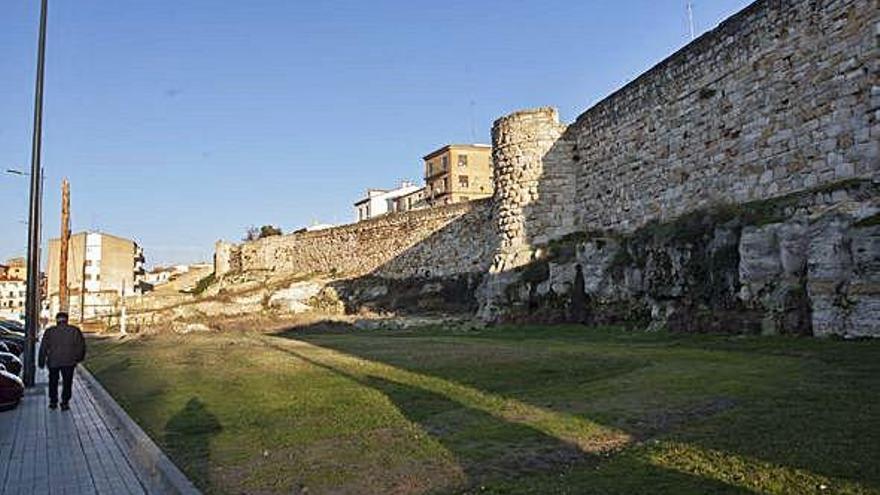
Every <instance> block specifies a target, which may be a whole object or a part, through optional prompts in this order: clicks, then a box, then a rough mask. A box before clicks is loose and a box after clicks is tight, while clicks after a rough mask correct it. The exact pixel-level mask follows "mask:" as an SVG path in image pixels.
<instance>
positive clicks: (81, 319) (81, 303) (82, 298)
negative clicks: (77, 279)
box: [79, 234, 89, 324]
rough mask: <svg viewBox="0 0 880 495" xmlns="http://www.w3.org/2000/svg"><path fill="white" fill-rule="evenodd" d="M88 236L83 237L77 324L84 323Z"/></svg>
mask: <svg viewBox="0 0 880 495" xmlns="http://www.w3.org/2000/svg"><path fill="white" fill-rule="evenodd" d="M88 245H89V242H88V234H86V235H85V236H83V263H82V288H81V290H80V292H79V322H80V324H82V323H83V322H85V321H86V249H88Z"/></svg>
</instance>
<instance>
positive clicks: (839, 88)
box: [493, 0, 880, 264]
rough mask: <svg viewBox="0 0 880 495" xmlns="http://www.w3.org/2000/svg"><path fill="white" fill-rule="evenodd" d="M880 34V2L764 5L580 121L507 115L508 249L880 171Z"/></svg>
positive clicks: (501, 183) (500, 178)
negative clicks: (568, 121)
mask: <svg viewBox="0 0 880 495" xmlns="http://www.w3.org/2000/svg"><path fill="white" fill-rule="evenodd" d="M878 40H880V9H878V6H877V2H876V0H836V1H829V0H821V1H820V0H816V1H800V0H797V1H796V0H767V1H758V2H755V3H754V4H752V5H751V6H749V7H748V8H746V9H745V10H743V11H742V12H740V13H738V14H736V15H735V16H733V17H731V18H730V19H728V20H726V21H725V22H723V23H722V24H721V25H720V26H719V27H718V28H716V29H715V30H713V31H711V32H709V33H707V34H706V35H704V36H702V37H701V38H699V39H697V40H696V41H694V42H693V43H691V44H689V45H688V46H687V47H685V48H683V49H682V50H681V51H679V52H678V53H676V54H674V55H672V56H671V57H669V58H668V59H666V60H664V61H663V62H661V63H660V64H658V65H657V66H655V67H654V68H652V69H651V70H649V71H648V72H646V73H645V74H643V75H642V76H640V77H639V78H637V79H636V80H634V81H633V82H632V83H630V84H628V85H627V86H625V87H624V88H622V89H620V90H619V91H617V92H616V93H614V94H613V95H611V96H609V97H608V98H606V99H605V100H603V101H602V102H600V103H598V104H597V105H595V106H594V107H592V108H591V109H589V110H588V111H586V112H585V113H583V114H582V115H581V116H580V117H578V119H577V120H576V122H574V123H573V124H572V125H570V126H568V128H565V127H564V126H561V125H560V124H559V122H558V117H557V115H556V112H555V111H553V110H552V109H538V110H534V111H525V112H517V113H515V114H512V115H510V116H508V117H504V118H502V119H499V120H498V121H497V122H496V123H495V126H494V128H493V145H494V161H495V166H496V182H497V188H498V191H499V194H498V198H499V205H498V211H499V215H498V218H499V222H500V229H501V235H502V246H504V247H505V248H507V250H508V251H509V255H510V256H513V257H516V256H517V255H516V253H517V252H521V251H522V249H523V245H524V244H542V243H544V242H546V240H547V239H548V238H551V239H552V238H554V237H559V236H561V235H564V234H566V233H569V232H571V231H575V230H599V229H614V230H623V231H632V230H634V229H636V228H638V227H640V226H642V225H644V224H645V223H647V222H648V221H650V220H655V219H658V220H667V219H671V218H674V217H676V216H679V215H681V214H682V213H685V212H688V211H692V210H695V209H699V208H704V207H706V206H709V205H712V204H718V203H741V202H746V201H752V200H758V199H766V198H770V197H775V196H780V195H784V194H787V193H791V192H795V191H799V190H804V189H809V188H813V187H816V186H818V185H821V184H825V183H830V182H834V181H839V180H841V179H846V178H851V177H870V176H876V175H877V173H878V169H880V65H878V43H880V41H878ZM519 256H520V257H522V253H520V255H519ZM514 264H519V262H516V261H514Z"/></svg>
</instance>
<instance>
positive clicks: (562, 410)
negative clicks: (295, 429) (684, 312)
mask: <svg viewBox="0 0 880 495" xmlns="http://www.w3.org/2000/svg"><path fill="white" fill-rule="evenodd" d="M320 327H321V326H320V325H312V326H310V327H307V328H305V329H299V330H290V331H285V332H281V333H279V334H276V336H277V337H282V338H286V339H291V340H293V341H301V342H305V343H307V344H309V345H314V346H318V347H319V348H323V349H328V350H332V351H336V352H340V353H344V354H346V355H349V356H354V357H356V358H359V359H364V360H369V361H371V362H375V363H379V364H382V365H387V366H393V367H395V368H399V369H403V370H407V371H409V372H412V373H419V374H425V376H430V377H434V378H437V379H440V380H449V381H452V382H455V383H463V384H467V386H469V387H474V388H475V389H477V390H480V391H492V392H496V393H500V394H502V395H504V396H506V397H512V398H516V399H517V400H520V401H525V402H529V401H531V402H532V403H533V404H535V405H538V404H540V407H542V408H545V409H546V410H549V411H553V412H555V413H558V414H563V415H566V414H572V411H571V410H570V408H569V407H568V406H567V405H566V404H565V403H564V401H563V402H560V403H554V402H553V401H552V400H549V401H546V402H534V401H535V400H536V395H535V394H534V393H533V391H526V392H524V391H523V390H522V389H517V387H518V386H525V385H526V384H528V385H530V384H531V382H533V381H534V380H535V379H539V378H540V376H537V377H535V376H531V377H530V376H527V375H528V374H530V373H534V372H536V371H537V372H540V371H541V370H540V367H538V368H533V367H532V364H531V363H521V362H520V363H516V362H514V363H513V364H512V365H511V367H509V368H504V367H502V369H494V368H495V366H494V363H491V362H490V363H481V362H479V361H475V362H472V363H461V362H456V363H446V365H445V366H444V365H443V363H442V361H443V359H439V360H438V359H435V357H434V356H431V353H432V352H436V351H437V349H436V346H434V344H437V341H436V340H432V339H429V338H426V339H425V341H426V343H427V342H430V343H431V345H432V348H431V350H429V349H424V352H422V351H420V350H419V349H418V347H417V345H418V344H417V343H413V344H412V345H410V344H409V343H405V344H404V343H400V341H399V340H397V342H399V343H395V340H396V339H398V338H400V337H403V336H404V335H405V336H407V337H418V336H421V335H424V333H421V332H419V333H408V334H406V333H403V335H402V334H401V332H397V333H386V332H370V333H364V332H359V331H356V330H353V329H352V328H348V329H346V328H344V327H343V326H339V325H337V326H335V327H334V328H333V329H332V331H331V332H329V333H328V332H326V331H321V329H320ZM585 330H586V329H583V330H582V331H585ZM585 333H587V335H585V336H584V337H583V338H582V339H578V338H577V335H576V334H575V333H573V331H572V329H571V328H563V329H561V331H560V334H561V335H560V337H561V338H562V339H563V340H565V341H569V342H572V343H575V342H577V341H578V340H582V341H583V342H582V343H602V344H608V343H612V344H614V345H620V344H632V345H647V346H651V347H654V346H656V351H657V352H661V353H662V352H665V351H666V350H667V349H668V350H671V351H674V350H676V349H685V350H695V351H707V354H705V355H703V356H701V357H700V359H704V360H705V359H716V358H718V359H735V360H737V362H738V361H740V360H744V362H745V363H746V364H748V365H749V366H747V367H746V369H747V370H748V368H749V367H751V366H752V365H751V364H749V363H752V362H755V364H754V366H755V367H757V366H762V365H761V364H758V359H759V357H761V358H763V359H764V363H763V366H767V369H766V370H760V371H759V372H757V373H756V374H751V375H743V376H741V377H739V376H732V377H731V376H728V377H724V376H717V375H713V374H711V373H707V374H706V376H705V377H703V378H701V379H702V380H703V381H704V382H706V383H708V384H709V386H708V388H707V390H710V391H711V390H713V384H714V381H715V380H728V381H731V380H733V381H740V382H742V383H746V384H747V383H749V382H751V381H754V382H755V383H754V386H755V389H760V390H761V391H760V392H756V391H755V390H746V391H745V392H743V393H742V399H736V400H731V399H729V398H724V397H720V398H719V397H711V396H709V397H708V400H709V402H706V403H703V404H696V406H695V407H694V408H693V409H691V410H684V411H672V412H671V413H669V414H667V412H666V411H663V410H660V411H652V414H656V413H660V414H661V416H660V417H659V423H661V427H660V428H657V427H656V424H657V423H658V421H657V420H654V418H652V417H650V416H648V417H647V418H648V420H649V421H647V422H645V421H641V420H639V421H636V422H635V423H633V422H628V421H616V420H614V418H609V417H603V416H601V415H600V416H596V415H593V414H590V413H586V414H588V415H589V416H591V417H592V418H593V419H596V418H600V419H599V423H604V424H606V425H613V426H614V427H616V428H622V429H623V430H624V431H626V433H628V434H631V435H632V437H633V438H645V436H646V434H649V436H655V435H656V436H657V437H658V438H662V439H663V440H664V441H667V442H686V444H687V445H688V447H687V449H685V450H686V452H685V453H682V454H675V455H666V454H663V455H659V456H658V457H657V459H660V460H658V461H656V462H657V463H659V464H662V465H664V466H668V467H670V468H672V469H675V470H684V471H687V470H690V471H691V472H692V474H697V473H698V472H699V471H700V469H703V467H702V466H700V465H699V463H710V464H711V463H713V462H715V463H717V464H718V465H724V463H725V462H727V463H728V466H727V468H725V469H728V472H726V473H722V472H712V473H707V474H706V475H705V478H704V481H705V482H706V483H710V484H714V483H717V482H718V480H719V479H722V478H723V477H724V476H728V475H729V474H730V473H733V478H734V479H735V478H736V476H737V474H736V472H735V471H736V469H738V468H737V467H736V466H732V465H730V463H731V462H734V460H736V462H740V464H741V465H742V466H746V465H748V466H749V468H748V469H756V470H764V471H765V472H767V473H772V476H773V477H775V478H778V479H779V480H782V481H781V482H784V480H785V479H786V477H790V476H796V477H799V478H800V479H808V478H809V479H811V480H813V479H825V480H829V479H830V480H831V481H832V482H833V483H835V484H836V486H842V485H846V486H854V485H853V484H852V483H850V482H849V481H847V480H859V482H861V483H865V485H862V486H864V487H867V486H872V487H877V486H878V484H880V469H878V467H877V466H876V465H874V464H873V463H870V462H865V460H867V459H874V458H880V441H878V440H880V439H878V438H877V437H878V435H877V433H876V431H877V429H876V428H875V426H876V418H877V417H880V411H878V405H877V401H876V400H868V401H866V400H864V396H865V395H864V394H865V393H867V394H868V396H871V397H876V396H877V392H880V390H878V388H880V387H878V381H877V380H876V379H875V377H876V375H877V373H878V371H880V370H878V365H877V364H876V363H877V362H878V361H876V360H874V358H875V357H877V355H878V346H876V345H871V344H857V345H856V346H853V345H847V343H840V342H816V341H806V340H802V339H801V340H796V339H790V338H789V339H760V338H750V339H742V338H725V337H705V336H697V337H694V338H689V337H688V336H682V335H676V336H671V337H670V338H669V339H664V338H661V337H658V336H646V337H641V336H635V337H629V336H626V335H624V336H621V335H619V334H614V333H613V332H612V333H610V334H609V335H608V336H607V338H602V337H601V335H600V336H598V337H597V336H596V335H589V334H588V332H585ZM485 334H488V336H490V339H491V340H494V341H503V340H505V339H504V338H503V333H502V332H500V331H498V330H496V329H492V330H489V331H487V332H485ZM511 334H512V335H511V337H512V339H511V340H512V341H514V342H516V341H524V340H526V339H529V337H528V336H525V335H522V332H521V331H513V332H511ZM346 335H347V337H348V338H345V337H344V336H346ZM443 335H445V337H453V336H454V337H457V338H461V339H467V338H468V335H454V334H451V333H449V332H446V333H445V334H444V333H439V332H438V333H436V334H434V335H431V333H430V332H428V336H443ZM476 336H477V337H479V338H480V339H479V340H477V339H474V340H475V342H474V343H477V342H484V343H485V342H486V340H485V338H484V337H485V335H482V332H481V334H477V335H476ZM548 337H549V338H551V339H552V338H553V336H552V334H551V335H549V336H548ZM529 340H530V339H529ZM440 344H443V342H440ZM524 344H526V348H528V347H529V346H532V343H531V342H524ZM534 344H535V345H537V344H538V342H535V343H534ZM464 345H465V346H466V345H467V344H464ZM622 349H624V352H626V350H625V346H623V347H622ZM286 352H290V351H289V350H287V351H286ZM710 353H711V354H710ZM292 354H294V355H296V356H298V357H300V358H302V359H304V360H307V361H309V362H311V363H313V364H316V365H318V366H322V367H325V368H327V369H330V370H332V371H335V372H337V373H343V374H346V376H349V377H351V378H353V379H356V380H358V381H360V382H361V383H363V384H364V385H366V386H370V387H372V388H375V389H378V390H380V391H382V392H383V393H384V394H385V395H386V396H388V397H389V398H390V399H391V400H392V401H393V402H394V403H395V404H396V405H397V406H398V408H399V409H400V410H401V411H402V412H403V413H404V414H406V415H407V417H408V418H409V419H410V420H411V421H413V422H415V423H418V424H420V425H422V426H423V427H424V428H425V430H426V431H428V432H430V433H431V434H432V435H433V436H434V437H436V438H437V439H438V440H439V441H440V442H442V443H443V444H444V445H446V446H447V447H448V448H449V449H450V451H452V452H455V453H456V455H457V456H458V457H459V458H460V459H461V460H462V461H463V463H464V464H465V469H466V470H467V471H468V474H469V475H475V476H476V478H477V479H482V478H483V477H484V476H485V474H486V473H485V472H484V471H481V469H482V468H476V469H475V468H473V467H468V464H469V463H472V462H474V461H476V463H477V464H478V463H479V456H478V455H475V454H474V451H477V452H479V451H480V447H474V446H475V445H479V439H480V438H483V437H482V436H483V435H484V434H485V432H484V430H471V431H470V432H468V430H467V428H468V425H467V424H464V425H459V424H456V423H455V422H454V421H453V420H454V419H455V415H454V414H451V413H449V412H448V409H451V408H455V407H461V404H458V403H457V402H455V401H454V400H451V399H450V398H447V397H444V396H439V395H437V394H434V393H433V392H430V391H427V390H425V389H423V388H419V387H418V384H416V385H417V386H416V387H413V386H411V385H406V384H403V383H400V382H399V381H397V380H395V381H389V380H386V379H384V378H381V377H377V376H374V375H371V376H369V377H368V378H366V379H363V378H359V377H356V376H351V375H350V374H347V373H346V372H344V371H342V370H341V369H340V368H339V367H336V366H327V365H326V364H324V363H318V362H316V361H314V360H312V359H310V358H309V357H308V356H304V355H302V354H301V353H297V352H292ZM586 354H587V355H589V353H586ZM844 355H848V356H850V359H849V361H845V360H843V359H842V358H843V356H844ZM568 357H569V358H571V359H577V356H576V355H571V356H568ZM628 357H629V356H628ZM582 358H583V356H582ZM455 359H458V358H457V357H456V358H455ZM775 360H787V361H786V363H787V364H786V366H783V367H781V368H779V370H782V371H784V372H785V373H787V374H786V376H784V377H781V378H780V377H774V376H772V375H773V373H774V372H777V371H778V370H777V368H775V367H774V363H775ZM551 361H552V358H551ZM872 362H873V363H875V364H870V363H872ZM618 364H620V363H618ZM684 364H685V365H687V362H685V363H684ZM606 365H608V367H609V368H610V371H609V370H604V371H605V372H606V373H604V374H603V370H602V369H599V371H598V372H599V375H600V376H601V377H602V378H613V377H614V376H615V375H622V374H626V373H629V372H630V371H633V370H634V369H638V368H639V367H638V366H634V365H632V363H630V364H629V365H627V364H626V363H623V364H620V365H619V366H615V363H614V360H613V359H611V357H610V356H609V357H608V361H607V362H605V363H603V362H601V360H600V362H599V368H603V367H606ZM560 366H562V368H565V366H563V365H560V364H559V363H556V365H551V366H550V368H551V369H550V375H551V379H550V381H548V386H552V381H553V380H554V379H558V380H560V382H561V385H562V386H563V387H566V386H570V387H577V386H578V385H579V382H578V381H577V380H576V379H573V377H572V376H571V373H575V374H577V373H580V372H583V373H584V374H591V373H593V372H594V371H596V369H595V367H593V368H591V367H590V366H588V365H586V366H585V367H582V366H581V365H577V366H574V367H571V368H570V369H569V370H568V373H564V374H563V375H561V376H553V371H554V369H556V370H558V369H559V368H560ZM462 367H466V368H470V369H471V370H470V371H468V372H466V374H465V375H462V370H461V369H460V368H462ZM517 367H520V368H525V369H517ZM615 367H616V368H617V369H616V370H615V369H614V368H615ZM707 369H708V370H711V369H712V368H711V366H710V367H709V368H707ZM735 369H739V368H735ZM514 373H515V374H514ZM505 376H508V378H510V383H507V384H505V383H504V382H503V379H504V377H505ZM698 378H699V377H698ZM680 379H681V377H680V376H679V377H676V376H675V375H672V376H670V377H669V380H680ZM759 382H762V383H759ZM557 385H559V384H557ZM703 385H704V386H705V383H704V384H703ZM762 387H763V388H762ZM746 388H751V387H746ZM639 393H640V394H642V397H639V396H638V395H636V396H635V399H636V400H637V401H638V400H644V399H649V398H650V395H651V393H650V391H645V390H642V391H639ZM539 395H540V394H539ZM704 395H705V393H704ZM706 398H707V397H704V399H706ZM660 404H662V401H661V402H660ZM633 407H635V408H636V409H638V408H639V407H644V406H643V405H640V404H634V406H633ZM435 409H436V410H435ZM477 413H479V414H482V411H474V414H477ZM492 417H493V421H495V422H496V423H497V422H501V423H504V421H503V419H502V418H498V417H494V416H492ZM584 417H586V416H584ZM645 423H648V426H647V427H646V428H645V427H642V426H639V425H640V424H642V425H644V424H645ZM872 425H874V426H872ZM496 426H498V425H496ZM517 426H522V425H517ZM504 427H512V424H507V425H504ZM499 429H501V428H500V427H499ZM485 431H486V432H490V431H491V428H489V429H487V430H485ZM537 433H539V434H543V432H537ZM544 436H545V437H547V435H544ZM520 438H522V439H523V443H521V441H520ZM474 439H477V440H476V442H477V443H476V444H474V442H475V440H474ZM510 439H511V440H510V445H513V446H515V447H516V448H520V447H521V446H522V445H525V446H526V448H525V449H524V450H523V452H525V456H524V457H530V456H531V457H532V458H533V460H526V461H524V462H520V461H517V460H515V459H513V460H509V459H505V458H504V456H503V453H501V454H497V453H496V455H499V456H500V457H497V459H499V466H502V467H501V471H502V472H507V473H512V472H517V471H520V470H522V469H525V472H529V470H534V471H546V470H547V469H566V466H567V465H568V464H570V463H581V462H585V461H586V462H591V461H595V459H594V458H590V457H589V456H587V457H584V456H583V453H582V452H580V453H578V454H579V455H578V456H572V455H571V452H572V450H571V449H572V448H574V446H573V445H571V444H566V443H564V442H563V443H560V439H559V438H557V437H552V438H551V437H548V438H543V439H540V440H537V439H536V442H535V444H534V445H533V444H532V443H531V441H528V440H527V439H528V435H525V436H519V435H517V434H512V435H511V436H510ZM486 442H487V445H495V446H497V445H499V444H501V445H505V444H504V442H498V441H492V440H490V439H488V438H487V440H486ZM540 443H545V445H549V447H548V449H547V451H542V450H541V449H540V448H538V447H537V445H539V444H540ZM472 447H473V451H472ZM677 448H679V447H677ZM530 449H531V451H530ZM719 456H724V457H725V459H721V458H720V457H719ZM490 457H491V456H490ZM515 457H516V456H514V458H515ZM621 457H622V458H627V457H628V456H621ZM630 457H631V456H630ZM689 457H690V458H694V459H700V461H694V462H697V464H688V462H686V461H682V459H687V458H689ZM508 461H509V462H508ZM518 462H520V464H517V463H518ZM774 466H776V467H774ZM630 467H632V468H633V469H638V470H640V471H641V474H640V475H639V476H642V475H644V476H648V477H651V478H653V477H655V476H658V474H657V473H658V472H659V471H662V470H663V468H662V467H658V466H655V465H651V464H650V463H646V462H645V461H644V459H643V460H641V461H640V462H636V463H633V464H632V465H631V466H630ZM739 469H746V468H743V467H740V468H739ZM685 474H686V473H682V472H679V473H676V476H679V475H685ZM752 474H754V473H750V472H749V471H745V472H742V473H740V474H739V475H744V476H749V475H752ZM498 478H500V479H504V476H499V477H498ZM697 478H698V479H702V478H700V476H697ZM728 481H729V482H730V481H733V480H728ZM547 482H548V483H549V482H551V481H550V480H547ZM775 482H776V481H773V483H775ZM733 484H734V485H738V484H739V483H736V482H734V483H733ZM706 486H707V487H708V486H710V485H706ZM832 486H835V485H832ZM728 488H731V489H733V488H734V487H733V486H728ZM743 488H744V487H743V486H738V487H736V489H737V490H741V489H743ZM753 488H754V489H757V490H758V491H761V488H759V486H753ZM765 488H766V486H765ZM857 490H858V489H857ZM615 492H616V490H615Z"/></svg>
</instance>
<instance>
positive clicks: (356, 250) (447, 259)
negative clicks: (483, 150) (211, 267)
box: [215, 200, 494, 278]
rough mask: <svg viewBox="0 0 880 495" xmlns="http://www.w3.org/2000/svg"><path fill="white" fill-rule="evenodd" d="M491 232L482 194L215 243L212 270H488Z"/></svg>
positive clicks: (391, 274)
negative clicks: (372, 216)
mask: <svg viewBox="0 0 880 495" xmlns="http://www.w3.org/2000/svg"><path fill="white" fill-rule="evenodd" d="M493 231H494V222H492V221H491V207H490V203H489V201H487V200H481V201H472V202H468V203H459V204H455V205H450V206H444V207H438V208H431V209H425V210H416V211H411V212H406V213H395V214H390V215H385V216H382V217H379V218H375V219H371V220H367V221H363V222H358V223H354V224H350V225H344V226H341V227H335V228H330V229H325V230H319V231H312V232H302V233H297V234H289V235H284V236H273V237H268V238H265V239H260V240H257V241H252V242H245V243H243V244H241V245H239V246H235V245H232V244H228V243H222V242H221V243H218V246H217V251H216V254H215V256H216V259H215V268H216V272H217V273H218V274H219V275H223V274H225V273H226V272H230V271H257V270H266V271H272V272H277V273H322V274H337V275H339V276H361V275H367V274H373V275H378V276H382V277H387V278H407V277H445V276H452V275H459V274H465V273H479V272H485V271H487V270H488V265H489V263H490V262H491V259H492V254H493V248H492V246H491V244H490V242H489V239H490V238H491V237H492V235H491V232H493Z"/></svg>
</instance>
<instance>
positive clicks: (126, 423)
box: [77, 365, 201, 495]
mask: <svg viewBox="0 0 880 495" xmlns="http://www.w3.org/2000/svg"><path fill="white" fill-rule="evenodd" d="M77 368H78V369H79V375H80V376H81V377H82V378H83V379H84V382H85V385H86V387H88V389H89V391H91V392H92V396H93V397H94V398H95V403H96V405H97V406H98V408H99V410H100V411H99V412H100V413H101V416H103V417H104V420H105V421H106V422H107V425H108V426H109V427H110V428H112V429H113V431H115V432H116V433H117V435H118V437H117V438H119V439H120V440H121V441H122V443H123V445H124V447H126V449H125V450H126V452H125V455H126V457H128V459H129V461H130V462H132V463H133V464H134V465H135V466H136V467H138V468H140V469H136V470H135V471H136V474H137V476H138V479H139V480H140V482H141V483H142V484H143V485H144V487H145V488H146V490H147V492H148V493H151V494H169V495H172V494H180V495H200V494H201V492H200V491H199V490H198V489H197V488H196V487H195V485H193V484H192V482H191V481H190V480H189V478H187V477H186V475H184V474H183V472H182V471H180V469H178V467H177V466H176V465H174V463H173V462H171V459H169V458H168V456H166V455H165V453H164V452H162V450H161V449H159V447H158V446H156V444H155V443H154V442H153V440H152V439H151V438H150V437H149V436H147V434H146V433H144V430H142V429H141V427H140V426H138V425H137V423H135V422H134V421H133V420H132V419H131V418H130V417H129V416H128V414H127V413H126V412H125V410H123V409H122V407H121V406H120V405H119V404H117V403H116V401H115V400H114V399H113V397H111V396H110V394H109V393H108V392H107V391H106V390H105V389H104V387H103V386H101V384H100V383H99V382H98V380H97V379H96V378H95V377H94V376H92V374H91V373H90V372H89V370H87V369H86V367H85V366H83V365H79V366H77Z"/></svg>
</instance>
